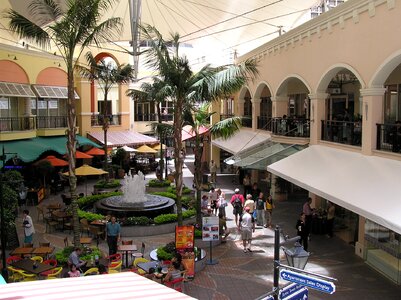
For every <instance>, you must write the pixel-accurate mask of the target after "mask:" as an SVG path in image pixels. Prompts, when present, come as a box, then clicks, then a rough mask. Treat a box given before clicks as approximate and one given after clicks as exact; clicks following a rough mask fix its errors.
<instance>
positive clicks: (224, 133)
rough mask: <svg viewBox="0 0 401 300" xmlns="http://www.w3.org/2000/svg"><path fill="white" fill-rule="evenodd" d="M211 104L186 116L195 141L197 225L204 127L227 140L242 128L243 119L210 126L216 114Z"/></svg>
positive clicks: (196, 108)
mask: <svg viewBox="0 0 401 300" xmlns="http://www.w3.org/2000/svg"><path fill="white" fill-rule="evenodd" d="M210 106H211V102H204V103H201V104H200V105H199V107H197V106H194V107H193V108H192V110H191V111H190V112H189V113H187V114H185V116H187V118H186V121H187V123H188V124H189V125H191V133H192V135H193V136H194V140H195V148H194V152H195V153H194V154H195V175H194V185H195V189H196V205H195V209H196V223H197V224H202V213H201V193H202V155H203V149H204V147H202V146H201V143H202V139H203V137H202V136H201V134H200V130H201V128H202V127H206V128H208V129H209V130H208V131H209V132H210V134H211V135H212V136H213V137H214V138H217V137H221V138H223V139H227V138H229V137H231V136H232V135H233V134H235V133H236V132H237V131H238V130H239V129H240V128H241V118H240V117H232V118H227V119H225V120H223V121H219V122H217V123H215V124H213V125H212V126H210V121H209V120H210V117H211V116H212V115H213V114H215V112H210Z"/></svg>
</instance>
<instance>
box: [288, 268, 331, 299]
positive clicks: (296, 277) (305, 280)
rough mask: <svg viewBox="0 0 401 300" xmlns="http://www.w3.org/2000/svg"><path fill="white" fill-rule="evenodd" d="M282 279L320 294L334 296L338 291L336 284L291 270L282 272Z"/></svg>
mask: <svg viewBox="0 0 401 300" xmlns="http://www.w3.org/2000/svg"><path fill="white" fill-rule="evenodd" d="M280 277H281V278H282V279H284V280H287V281H291V282H294V283H298V284H301V285H303V286H308V287H310V288H312V289H315V290H318V291H320V292H324V293H328V294H333V293H334V292H335V291H336V286H335V285H334V283H332V282H330V281H326V280H322V279H318V278H314V277H310V276H307V275H304V274H300V273H296V272H292V271H289V270H280Z"/></svg>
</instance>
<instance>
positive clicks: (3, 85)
mask: <svg viewBox="0 0 401 300" xmlns="http://www.w3.org/2000/svg"><path fill="white" fill-rule="evenodd" d="M0 96H9V97H29V98H34V97H35V94H34V92H33V91H32V89H31V86H30V85H29V84H22V83H14V82H0Z"/></svg>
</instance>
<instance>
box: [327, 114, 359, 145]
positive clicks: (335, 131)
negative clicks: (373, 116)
mask: <svg viewBox="0 0 401 300" xmlns="http://www.w3.org/2000/svg"><path fill="white" fill-rule="evenodd" d="M321 138H322V140H323V141H329V142H335V143H340V144H347V145H352V146H361V145H362V122H361V121H358V122H347V121H328V120H322V136H321Z"/></svg>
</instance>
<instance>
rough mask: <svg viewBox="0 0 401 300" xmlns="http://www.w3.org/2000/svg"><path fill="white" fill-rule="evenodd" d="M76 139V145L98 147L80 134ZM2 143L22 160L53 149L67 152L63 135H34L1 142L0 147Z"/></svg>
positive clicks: (32, 159) (31, 158)
mask: <svg viewBox="0 0 401 300" xmlns="http://www.w3.org/2000/svg"><path fill="white" fill-rule="evenodd" d="M76 139H77V147H81V146H93V147H100V146H99V145H98V144H96V143H94V142H92V141H91V140H89V139H87V138H84V137H82V136H80V135H77V138H76ZM3 145H4V149H5V152H9V153H17V156H18V158H19V159H21V160H22V161H24V162H31V161H34V160H36V159H38V158H39V156H40V155H41V154H42V153H43V152H46V151H55V152H57V153H59V154H60V155H64V154H66V153H67V147H66V145H67V138H66V137H65V136H53V137H36V138H33V139H25V140H14V141H8V142H1V143H0V147H3ZM12 156H13V155H8V156H7V159H10V158H11V157H12Z"/></svg>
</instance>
